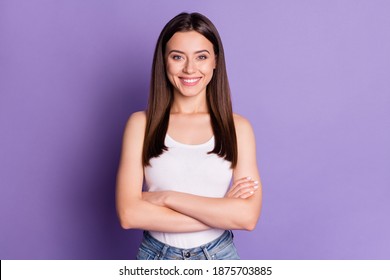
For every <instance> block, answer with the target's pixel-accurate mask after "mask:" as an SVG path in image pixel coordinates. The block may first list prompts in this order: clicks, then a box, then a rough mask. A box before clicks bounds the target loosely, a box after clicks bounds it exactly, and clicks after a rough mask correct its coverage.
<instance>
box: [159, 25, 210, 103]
mask: <svg viewBox="0 0 390 280" xmlns="http://www.w3.org/2000/svg"><path fill="white" fill-rule="evenodd" d="M165 61H166V72H167V76H168V79H169V81H170V82H171V84H172V85H173V87H174V91H175V94H181V95H184V96H188V97H190V96H196V95H199V94H204V95H205V94H206V87H207V85H208V83H209V82H210V80H211V78H212V77H213V71H214V69H215V65H216V59H215V54H214V48H213V44H212V43H211V42H210V41H209V40H208V39H207V38H206V37H204V36H203V35H201V34H200V33H198V32H196V31H188V32H176V33H175V34H174V35H173V36H172V38H171V39H170V40H169V41H168V43H167V45H166V53H165Z"/></svg>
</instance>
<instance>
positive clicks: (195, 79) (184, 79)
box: [180, 77, 201, 86]
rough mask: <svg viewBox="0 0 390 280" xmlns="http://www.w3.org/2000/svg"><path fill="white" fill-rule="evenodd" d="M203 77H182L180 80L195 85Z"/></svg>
mask: <svg viewBox="0 0 390 280" xmlns="http://www.w3.org/2000/svg"><path fill="white" fill-rule="evenodd" d="M200 79H201V77H198V78H180V81H181V83H182V84H183V85H185V86H195V85H196V84H197V83H198V82H199V81H200Z"/></svg>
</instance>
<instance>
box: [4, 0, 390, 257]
mask: <svg viewBox="0 0 390 280" xmlns="http://www.w3.org/2000/svg"><path fill="white" fill-rule="evenodd" d="M389 3H390V2H389V1H385V0H383V1H372V0H371V1H368V0H367V1H357V0H344V1H335V0H332V1H325V0H324V1H309V0H306V1H303V0H302V1H287V0H286V1H275V0H268V1H222V0H221V1H182V0H176V1H145V0H142V1H141V0H139V1H124V0H122V1H119V0H116V1H97V0H93V1H92V0H88V1H87V0H83V1H78V0H71V1H70V0H68V1H50V0H46V1H45V0H40V1H38V0H25V1H14V0H2V1H0V133H1V134H0V135H1V136H0V226H1V230H0V258H1V259H127V258H134V256H135V254H136V248H137V246H138V244H139V242H140V239H141V231H135V230H134V231H125V230H122V229H121V228H120V226H119V223H118V220H117V218H116V213H115V205H114V186H115V176H116V170H117V166H118V160H119V155H120V146H121V137H122V132H123V128H124V124H125V122H126V120H127V118H128V116H129V115H130V114H131V113H132V112H134V111H137V110H143V109H144V108H145V104H146V100H147V95H148V85H149V78H150V68H151V61H152V54H153V49H154V44H155V42H156V40H157V36H158V34H159V32H160V31H161V29H162V27H163V25H164V24H165V23H166V22H167V21H168V20H169V19H170V18H172V17H173V16H175V15H176V14H178V13H179V12H182V11H189V12H193V11H199V12H201V13H204V14H205V15H207V16H208V17H209V18H210V19H211V20H212V21H213V22H214V23H215V25H216V26H217V28H218V29H219V31H220V33H221V36H222V39H223V42H224V46H225V51H226V57H227V66H228V73H229V77H230V82H231V87H232V94H233V102H234V110H235V112H237V113H240V114H242V115H244V116H246V117H247V118H248V119H250V121H251V122H252V124H253V127H254V129H255V132H256V135H257V145H258V151H257V153H258V154H257V155H258V160H259V168H260V173H261V176H262V181H263V185H264V203H263V212H262V216H261V219H260V221H259V224H258V226H257V228H256V230H255V231H254V232H241V231H236V232H235V235H236V244H237V247H238V249H239V251H240V254H241V256H242V258H243V259H389V258H390V237H389V236H390V223H389V218H388V216H389V214H390V203H389V198H390V172H389V170H390V146H389V143H390V106H389V105H390V51H389V50H390V16H389V11H390V4H389Z"/></svg>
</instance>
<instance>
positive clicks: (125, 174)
mask: <svg viewBox="0 0 390 280" xmlns="http://www.w3.org/2000/svg"><path fill="white" fill-rule="evenodd" d="M145 125H146V116H145V113H144V112H137V113H134V114H133V115H132V116H131V117H130V118H129V120H128V122H127V125H126V129H125V132H124V137H123V145H122V153H121V161H120V164H119V170H118V174H117V185H116V207H117V213H118V216H119V220H120V223H121V226H122V227H123V228H125V229H129V228H139V229H144V230H155V231H164V232H192V231H201V230H205V229H208V228H209V227H208V226H207V225H205V224H204V223H203V222H200V221H198V220H197V219H196V218H193V217H190V216H188V215H186V214H184V213H179V212H177V211H175V210H173V209H169V208H167V207H162V206H158V205H155V204H152V203H150V202H148V201H145V200H143V199H142V182H143V176H144V174H143V166H142V147H143V138H144V132H145Z"/></svg>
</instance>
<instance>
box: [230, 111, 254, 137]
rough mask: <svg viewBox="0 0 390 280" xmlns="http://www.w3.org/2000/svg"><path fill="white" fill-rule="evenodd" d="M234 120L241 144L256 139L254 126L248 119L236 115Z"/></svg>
mask: <svg viewBox="0 0 390 280" xmlns="http://www.w3.org/2000/svg"><path fill="white" fill-rule="evenodd" d="M233 120H234V126H235V129H236V135H237V139H238V141H239V142H242V141H243V142H246V140H248V139H251V138H253V137H254V133H253V128H252V125H251V123H250V122H249V120H248V119H247V118H245V117H243V116H241V115H239V114H235V113H234V114H233ZM240 140H241V141H240Z"/></svg>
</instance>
